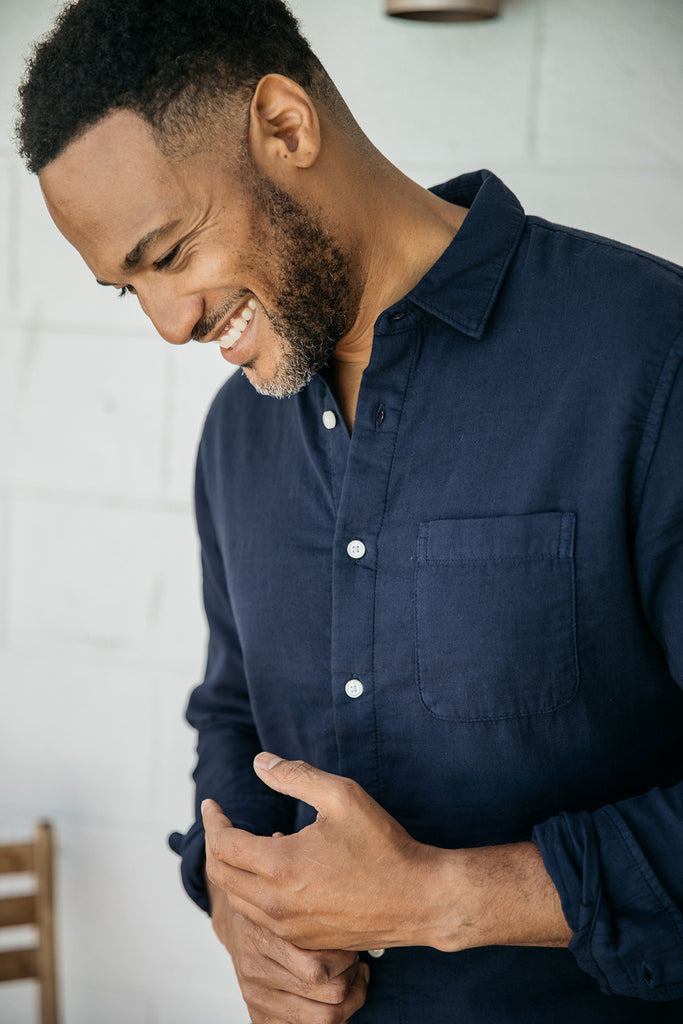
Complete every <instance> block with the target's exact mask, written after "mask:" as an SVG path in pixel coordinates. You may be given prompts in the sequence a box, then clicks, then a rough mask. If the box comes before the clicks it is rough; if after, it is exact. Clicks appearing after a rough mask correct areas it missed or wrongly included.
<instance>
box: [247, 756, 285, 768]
mask: <svg viewBox="0 0 683 1024" xmlns="http://www.w3.org/2000/svg"><path fill="white" fill-rule="evenodd" d="M282 760H284V759H283V758H282V757H278V756H277V754H267V753H265V752H262V753H260V754H257V755H256V757H255V758H254V764H255V765H256V767H258V768H264V769H265V770H266V771H267V772H269V771H270V769H271V768H274V767H275V765H276V764H279V763H280V761H282Z"/></svg>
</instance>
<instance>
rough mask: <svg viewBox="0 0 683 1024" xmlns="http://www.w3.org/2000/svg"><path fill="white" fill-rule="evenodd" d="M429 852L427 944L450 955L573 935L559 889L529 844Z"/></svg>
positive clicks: (558, 941)
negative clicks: (457, 952)
mask: <svg viewBox="0 0 683 1024" xmlns="http://www.w3.org/2000/svg"><path fill="white" fill-rule="evenodd" d="M429 849H430V850H431V853H430V855H429V858H428V863H429V870H428V871H427V873H426V876H425V877H426V879H427V880H428V883H427V887H426V892H425V897H424V906H425V908H428V913H429V915H430V919H431V927H428V930H429V932H430V933H431V934H430V940H429V942H428V944H429V945H431V946H434V947H435V948H436V949H440V950H444V951H447V952H454V951H458V950H461V949H469V948H472V947H475V946H494V945H496V946H500V945H503V946H566V945H567V944H568V943H569V940H570V939H571V936H572V932H571V929H570V928H569V926H568V925H567V922H566V920H565V917H564V914H563V913H562V907H561V904H560V899H559V896H558V894H557V890H556V889H555V886H554V884H553V882H552V880H551V878H550V876H549V875H548V873H547V871H546V870H545V867H544V865H543V860H542V858H541V854H540V851H539V850H538V848H537V847H536V846H535V845H534V844H533V843H530V842H523V843H511V844H508V845H505V846H490V847H481V848H476V849H471V850H468V849H462V850H440V849H436V848H433V847H432V848H429Z"/></svg>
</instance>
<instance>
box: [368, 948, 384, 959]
mask: <svg viewBox="0 0 683 1024" xmlns="http://www.w3.org/2000/svg"><path fill="white" fill-rule="evenodd" d="M368 953H369V954H370V956H374V958H375V959H377V958H378V957H380V956H384V954H385V953H386V950H385V949H369V950H368Z"/></svg>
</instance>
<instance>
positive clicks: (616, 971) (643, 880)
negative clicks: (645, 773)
mask: <svg viewBox="0 0 683 1024" xmlns="http://www.w3.org/2000/svg"><path fill="white" fill-rule="evenodd" d="M532 838H533V841H534V842H535V843H536V845H537V846H538V847H539V849H540V851H541V854H542V856H543V862H544V864H545V867H546V870H547V871H548V873H549V875H550V877H551V878H552V880H553V882H554V883H555V886H556V888H557V890H558V893H559V896H560V900H561V903H562V909H563V911H564V915H565V917H566V919H567V923H568V924H569V926H570V928H571V929H572V930H573V932H574V937H573V939H572V940H571V942H570V945H569V949H570V950H571V952H572V953H573V954H574V957H575V958H576V961H577V963H578V965H579V967H580V968H581V969H582V970H584V971H586V972H587V973H588V974H590V975H591V976H592V977H594V978H595V979H596V980H597V981H598V983H599V985H600V988H601V990H602V991H603V992H605V993H606V994H609V995H625V996H631V997H635V998H639V999H647V1000H669V999H676V998H679V997H681V996H683V966H682V965H683V956H682V953H683V915H682V914H681V910H680V908H677V906H676V905H675V903H674V902H673V901H672V900H671V898H670V897H669V895H668V894H667V893H666V891H665V890H664V888H663V887H662V885H661V883H660V881H659V879H658V878H657V876H656V874H655V872H654V871H653V870H652V867H651V865H650V864H649V863H648V860H647V858H646V857H645V855H644V853H643V850H642V849H641V848H640V846H639V845H638V842H637V840H636V837H635V836H634V835H633V833H632V832H631V831H630V829H629V828H628V825H627V824H626V821H625V820H624V818H623V817H622V815H621V814H620V813H619V810H618V806H609V807H603V808H601V809H600V810H597V811H594V812H590V813H589V812H579V813H576V814H560V815H558V816H557V817H554V818H551V819H550V820H549V821H547V822H545V824H543V825H540V826H538V827H537V828H535V829H534V831H533V835H532Z"/></svg>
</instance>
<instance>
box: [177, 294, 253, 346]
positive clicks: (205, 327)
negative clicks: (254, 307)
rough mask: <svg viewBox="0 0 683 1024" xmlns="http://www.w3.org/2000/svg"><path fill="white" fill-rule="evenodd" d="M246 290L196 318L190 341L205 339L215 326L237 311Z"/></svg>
mask: <svg viewBox="0 0 683 1024" xmlns="http://www.w3.org/2000/svg"><path fill="white" fill-rule="evenodd" d="M248 294H249V292H248V291H244V292H242V293H241V294H239V295H237V296H236V297H235V298H233V299H231V300H230V301H229V302H225V303H224V304H223V305H222V306H221V307H220V309H217V310H215V311H214V312H213V313H208V314H206V315H205V316H203V317H202V318H201V320H198V321H197V323H196V324H195V325H194V328H193V329H192V335H191V340H192V341H206V340H207V339H208V337H209V336H210V335H211V334H213V332H214V331H215V330H216V328H217V327H219V326H220V325H221V324H222V323H224V322H225V321H226V320H229V319H230V317H231V316H232V315H233V314H234V313H235V312H236V311H237V309H238V308H239V306H240V303H241V302H242V301H243V299H244V297H245V295H248Z"/></svg>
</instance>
